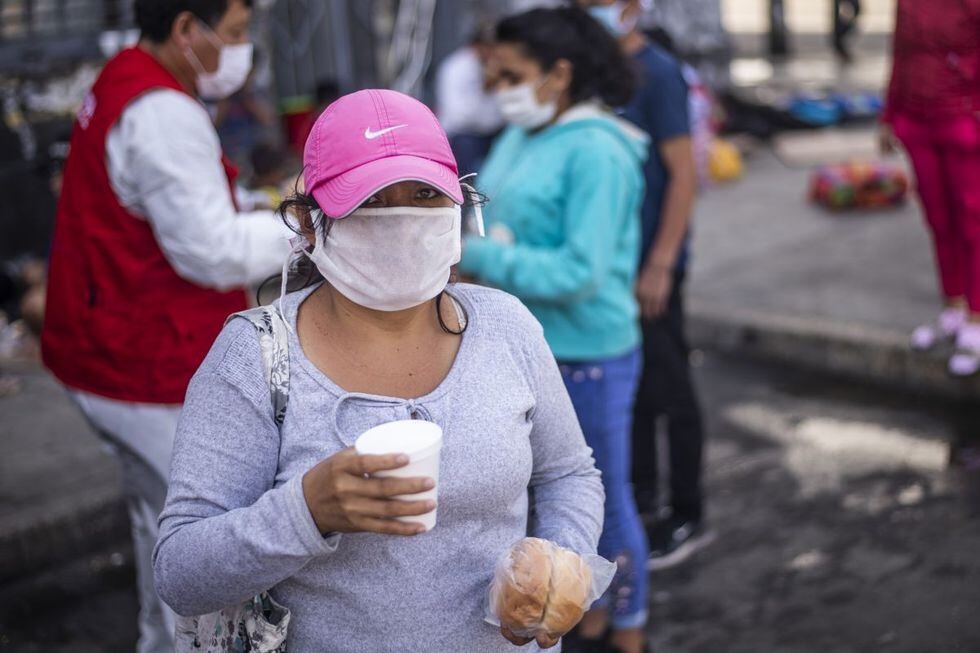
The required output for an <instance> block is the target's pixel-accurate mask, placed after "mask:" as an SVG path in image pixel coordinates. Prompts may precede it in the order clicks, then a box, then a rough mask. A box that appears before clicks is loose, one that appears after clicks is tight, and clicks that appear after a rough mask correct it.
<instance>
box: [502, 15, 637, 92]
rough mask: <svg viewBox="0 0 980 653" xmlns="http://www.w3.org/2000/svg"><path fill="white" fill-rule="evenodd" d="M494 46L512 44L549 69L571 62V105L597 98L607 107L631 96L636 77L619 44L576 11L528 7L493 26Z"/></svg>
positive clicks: (602, 29) (603, 28)
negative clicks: (527, 9)
mask: <svg viewBox="0 0 980 653" xmlns="http://www.w3.org/2000/svg"><path fill="white" fill-rule="evenodd" d="M497 42H498V43H511V44H514V45H517V46H520V48H521V49H522V50H523V51H524V53H525V54H527V56H529V57H530V58H531V59H534V60H535V61H537V63H538V65H539V66H541V68H542V70H545V71H548V70H551V68H552V67H554V65H555V63H556V62H557V61H558V60H559V59H565V60H567V61H569V62H570V63H571V64H572V84H571V87H570V88H569V95H570V96H571V99H572V102H582V101H584V100H591V99H592V98H596V97H597V98H600V99H601V100H602V101H603V102H605V103H606V104H607V105H609V106H611V107H618V106H622V105H624V104H627V103H628V102H629V101H630V99H631V98H632V97H633V90H634V88H635V86H636V74H635V71H634V69H633V67H632V65H631V64H630V62H629V60H628V59H627V58H626V56H625V55H624V54H623V53H622V51H621V50H620V48H619V43H618V42H617V41H616V39H615V38H613V36H612V35H611V34H610V33H609V31H608V30H606V28H605V27H603V26H602V25H600V24H599V23H598V22H596V20H595V19H594V18H592V17H591V16H589V14H588V12H586V11H584V10H582V9H580V8H578V7H577V6H572V7H559V8H556V9H532V10H531V11H528V12H526V13H523V14H518V15H517V16H511V17H509V18H505V19H504V20H502V21H500V23H498V24H497Z"/></svg>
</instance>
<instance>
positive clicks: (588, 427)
mask: <svg viewBox="0 0 980 653" xmlns="http://www.w3.org/2000/svg"><path fill="white" fill-rule="evenodd" d="M641 364H642V356H641V354H640V351H639V349H636V350H633V351H631V352H630V353H628V354H626V355H624V356H620V357H618V358H610V359H606V360H601V361H592V362H589V363H559V368H560V369H561V375H562V378H563V379H564V381H565V387H566V388H568V394H569V396H571V398H572V404H573V405H574V406H575V412H576V413H577V414H578V420H579V423H580V424H581V425H582V431H583V432H584V433H585V441H586V442H587V443H588V444H589V446H590V447H592V451H593V455H594V456H595V460H596V467H598V468H599V471H601V472H602V483H603V485H604V486H605V488H606V506H605V513H606V516H605V526H604V528H603V530H602V537H601V538H599V555H601V556H603V557H604V558H607V559H608V560H612V561H613V562H615V563H616V564H617V565H618V570H617V571H616V576H615V577H614V578H613V582H612V585H610V586H609V591H607V592H606V594H605V595H604V596H603V597H602V599H601V600H600V601H599V602H598V604H597V605H598V606H599V607H607V608H608V609H609V610H610V613H611V618H612V627H613V628H614V629H616V630H623V629H626V628H639V627H642V626H643V625H644V624H645V623H646V620H647V571H646V562H647V555H648V553H649V547H648V544H647V537H646V531H645V530H644V529H643V524H642V522H641V521H640V515H639V513H638V512H637V509H636V502H635V500H634V499H633V489H632V487H631V485H630V470H631V461H630V436H631V433H632V422H633V400H634V396H635V395H636V386H637V383H638V381H639V375H640V367H641Z"/></svg>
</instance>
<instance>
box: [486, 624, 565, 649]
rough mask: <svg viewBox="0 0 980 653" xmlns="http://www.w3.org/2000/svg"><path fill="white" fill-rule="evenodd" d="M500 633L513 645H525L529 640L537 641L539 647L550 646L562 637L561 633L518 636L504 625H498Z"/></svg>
mask: <svg viewBox="0 0 980 653" xmlns="http://www.w3.org/2000/svg"><path fill="white" fill-rule="evenodd" d="M500 634H501V635H503V636H504V639H506V640H507V641H508V642H510V643H511V644H513V645H514V646H526V645H528V644H530V643H531V642H534V641H537V643H538V646H540V647H541V648H551V647H552V646H554V645H555V644H557V643H558V642H559V641H560V640H561V638H562V636H561V635H549V634H548V633H538V635H537V637H518V636H517V635H515V634H514V633H512V632H510V630H509V629H507V628H506V627H504V626H501V627H500Z"/></svg>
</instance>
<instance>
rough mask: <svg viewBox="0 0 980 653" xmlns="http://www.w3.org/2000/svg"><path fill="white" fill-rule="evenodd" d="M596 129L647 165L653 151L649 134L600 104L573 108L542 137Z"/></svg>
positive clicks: (595, 103)
mask: <svg viewBox="0 0 980 653" xmlns="http://www.w3.org/2000/svg"><path fill="white" fill-rule="evenodd" d="M597 127H598V128H599V129H602V130H604V131H606V132H607V133H609V134H611V135H613V136H615V137H616V139H617V140H618V141H619V142H621V143H622V144H623V146H624V147H625V148H626V149H627V150H628V151H629V152H630V153H631V154H632V155H633V156H635V157H636V158H637V160H638V161H639V162H640V163H643V162H644V161H646V158H647V154H648V152H649V148H650V137H649V136H648V135H647V133H646V132H644V131H643V130H642V129H640V128H639V127H637V126H636V125H634V124H633V123H631V122H629V121H628V120H626V119H625V118H620V117H619V116H617V115H616V114H614V113H613V112H612V111H610V110H609V109H607V108H606V107H605V106H604V105H603V104H602V103H600V102H597V101H588V102H580V103H579V104H576V105H575V106H573V107H571V108H570V109H568V110H567V111H565V113H563V114H562V115H561V116H560V117H559V118H558V120H557V121H556V122H555V124H554V125H552V126H551V127H548V128H546V129H545V130H543V131H542V133H541V135H542V136H544V135H548V134H554V135H558V134H565V133H567V132H574V131H578V130H581V129H587V128H593V129H594V128H597Z"/></svg>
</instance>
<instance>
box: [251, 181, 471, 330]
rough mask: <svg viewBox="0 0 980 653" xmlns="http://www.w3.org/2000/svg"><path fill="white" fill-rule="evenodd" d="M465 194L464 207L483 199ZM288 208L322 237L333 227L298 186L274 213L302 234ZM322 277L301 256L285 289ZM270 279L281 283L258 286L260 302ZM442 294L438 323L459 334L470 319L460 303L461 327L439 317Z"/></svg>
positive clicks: (438, 300)
mask: <svg viewBox="0 0 980 653" xmlns="http://www.w3.org/2000/svg"><path fill="white" fill-rule="evenodd" d="M464 196H465V197H466V198H467V199H466V204H465V205H466V206H469V205H472V204H477V203H478V204H482V203H483V202H484V201H485V199H484V198H482V197H473V196H472V195H471V194H470V193H464ZM291 211H292V212H293V213H296V214H299V215H308V216H311V217H310V220H312V225H310V226H312V227H313V230H314V231H317V230H322V234H323V238H324V239H326V237H327V234H329V233H330V229H331V228H333V225H334V222H335V221H334V220H333V219H331V218H327V217H326V216H325V215H324V214H323V212H322V211H320V205H319V204H317V202H316V200H315V199H314V198H313V196H312V195H309V194H307V193H301V192H300V191H299V188H298V185H297V188H295V189H294V190H293V193H292V195H290V196H289V197H287V198H286V199H285V200H283V201H282V203H281V204H280V205H279V208H278V209H277V211H276V212H277V213H278V214H279V218H280V219H281V220H282V221H283V223H284V224H285V225H286V226H287V227H289V229H290V230H291V231H292V232H293V233H295V234H297V235H303V232H302V229H301V228H300V227H297V225H296V224H295V221H294V220H291V219H290V218H289V213H290V212H291ZM314 212H317V213H318V217H316V218H313V217H312V215H313V213H314ZM323 280H324V279H323V276H322V275H321V274H320V273H319V271H318V270H317V269H316V266H314V265H313V263H311V262H310V260H309V259H308V258H306V257H305V256H303V257H301V258H300V259H299V260H298V261H297V262H296V274H295V275H290V276H289V278H288V279H287V284H286V291H287V292H296V291H297V290H302V289H304V288H309V287H310V286H312V285H314V284H317V283H320V282H321V281H323ZM272 281H279V282H280V283H282V276H281V275H276V276H273V277H269V278H268V279H266V280H265V281H264V282H263V283H262V284H261V285H260V286H259V288H258V290H257V291H256V293H255V297H256V301H257V302H258V303H259V304H263V303H264V302H263V301H262V290H263V289H264V288H265V287H266V286H268V285H269V283H270V282H272ZM450 281H452V279H450ZM277 287H278V286H277ZM444 295H446V291H445V290H443V291H442V292H440V293H439V294H438V295H436V317H437V318H438V320H439V326H440V327H441V328H442V330H443V331H445V332H446V333H449V334H452V335H455V336H458V335H462V334H463V333H464V332H465V331H466V328H467V326H468V325H469V321H470V319H469V315H468V314H467V312H466V308H465V307H464V306H462V305H459V307H460V310H461V311H462V312H463V316H462V319H461V320H460V321H461V322H462V328H460V330H459V331H453V330H452V329H450V328H449V326H448V325H447V324H446V321H445V320H443V319H442V298H443V296H444Z"/></svg>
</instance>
